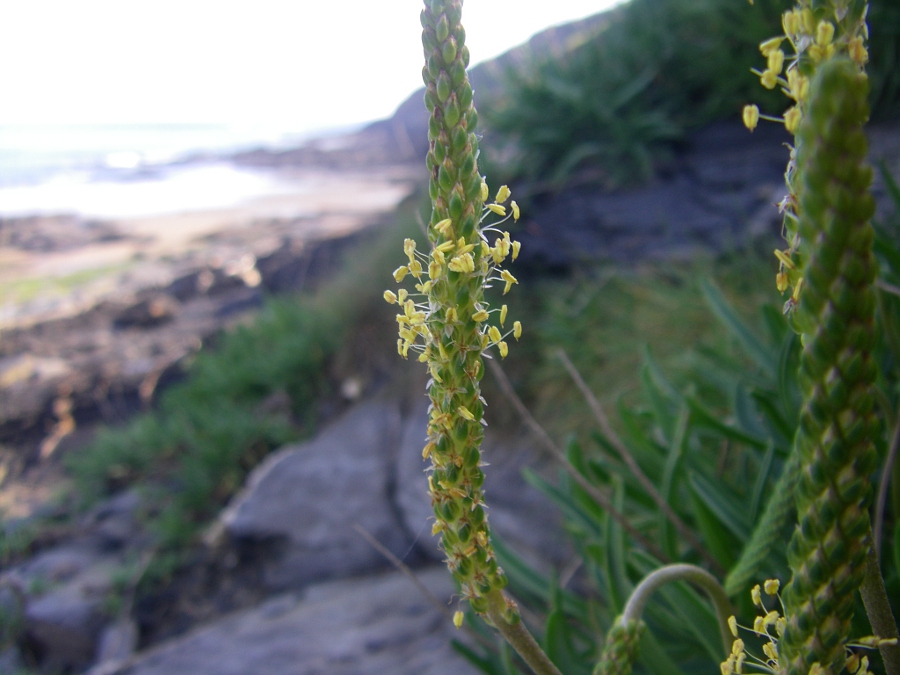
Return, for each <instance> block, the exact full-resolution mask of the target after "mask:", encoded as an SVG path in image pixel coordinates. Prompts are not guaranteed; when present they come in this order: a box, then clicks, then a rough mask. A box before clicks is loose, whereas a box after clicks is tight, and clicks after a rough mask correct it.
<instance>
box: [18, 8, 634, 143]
mask: <svg viewBox="0 0 900 675" xmlns="http://www.w3.org/2000/svg"><path fill="white" fill-rule="evenodd" d="M615 4H618V1H617V0H467V1H466V4H465V7H464V11H463V24H464V25H465V27H466V33H467V41H468V45H469V49H470V52H471V54H472V62H473V64H474V63H477V62H478V61H480V60H483V59H487V58H490V57H492V56H496V55H497V54H499V53H501V52H503V51H505V50H506V49H508V48H509V47H512V46H514V45H516V44H519V43H521V42H524V41H525V40H527V39H528V38H529V37H530V36H531V35H533V34H534V33H536V32H538V31H540V30H541V29H543V28H546V27H548V26H551V25H554V24H558V23H563V22H566V21H570V20H573V19H578V18H582V17H584V16H588V15H590V14H594V13H596V12H599V11H602V10H604V9H606V8H608V7H611V6H613V5H615ZM420 7H421V1H420V0H0V125H2V124H115V123H123V124H131V123H169V122H174V123H177V122H187V123H227V124H231V125H234V126H237V127H246V128H259V129H269V130H279V131H306V130H311V129H322V128H328V127H339V126H345V125H349V124H355V123H359V122H363V121H367V120H371V119H378V118H381V117H386V116H388V115H390V114H391V113H392V112H393V110H394V109H395V108H396V107H397V105H399V104H400V103H401V102H402V101H403V99H405V98H406V97H407V96H408V95H409V94H410V93H411V92H412V91H414V90H415V89H416V88H417V87H419V86H420V85H421V69H422V47H421V41H420V33H421V27H420V24H419V10H420Z"/></svg>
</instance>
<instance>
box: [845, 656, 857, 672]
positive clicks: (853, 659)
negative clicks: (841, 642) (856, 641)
mask: <svg viewBox="0 0 900 675" xmlns="http://www.w3.org/2000/svg"><path fill="white" fill-rule="evenodd" d="M844 668H846V669H847V672H848V673H855V672H856V671H857V670H859V654H855V653H853V652H851V653H850V655H849V656H848V657H847V661H846V662H845V663H844Z"/></svg>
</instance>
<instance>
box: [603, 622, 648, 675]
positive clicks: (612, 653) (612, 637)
mask: <svg viewBox="0 0 900 675" xmlns="http://www.w3.org/2000/svg"><path fill="white" fill-rule="evenodd" d="M646 629H647V626H646V624H644V622H643V621H641V620H640V619H638V620H635V619H631V620H629V621H625V620H624V619H623V617H621V616H620V617H619V618H617V619H616V622H615V623H614V624H613V627H612V628H610V629H609V632H608V633H607V634H606V645H605V646H604V647H603V653H602V654H601V655H600V661H599V662H598V663H597V666H596V667H595V668H594V675H631V670H632V666H633V664H634V662H635V660H636V659H637V656H638V648H639V647H640V644H641V636H642V635H643V633H644V631H646Z"/></svg>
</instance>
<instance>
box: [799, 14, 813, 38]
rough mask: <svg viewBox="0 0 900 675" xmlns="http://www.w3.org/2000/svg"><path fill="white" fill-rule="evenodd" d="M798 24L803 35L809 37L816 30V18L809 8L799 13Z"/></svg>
mask: <svg viewBox="0 0 900 675" xmlns="http://www.w3.org/2000/svg"><path fill="white" fill-rule="evenodd" d="M800 24H801V26H802V29H803V31H804V32H805V33H809V34H810V35H812V34H813V32H814V31H815V30H816V17H815V16H814V15H813V13H812V10H811V9H809V8H806V9H803V10H801V11H800Z"/></svg>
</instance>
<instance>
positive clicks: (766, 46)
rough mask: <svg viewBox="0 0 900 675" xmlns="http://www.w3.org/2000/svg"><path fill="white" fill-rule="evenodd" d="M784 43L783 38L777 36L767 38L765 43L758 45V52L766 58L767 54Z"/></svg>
mask: <svg viewBox="0 0 900 675" xmlns="http://www.w3.org/2000/svg"><path fill="white" fill-rule="evenodd" d="M782 42H784V36H783V35H779V36H778V37H773V38H769V39H768V40H766V41H765V42H763V43H761V44H760V45H759V51H761V52H762V55H763V56H765V57H766V58H768V56H769V54H771V53H772V52H774V51H775V50H776V49H778V48H779V47H780V46H781V43H782Z"/></svg>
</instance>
